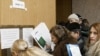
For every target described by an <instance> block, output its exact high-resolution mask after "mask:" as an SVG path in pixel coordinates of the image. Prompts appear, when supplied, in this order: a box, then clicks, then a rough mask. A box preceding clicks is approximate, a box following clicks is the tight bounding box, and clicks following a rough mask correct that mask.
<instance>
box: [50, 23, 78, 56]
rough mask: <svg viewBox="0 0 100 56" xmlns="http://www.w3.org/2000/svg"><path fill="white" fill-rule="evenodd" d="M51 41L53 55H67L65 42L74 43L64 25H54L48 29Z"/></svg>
mask: <svg viewBox="0 0 100 56" xmlns="http://www.w3.org/2000/svg"><path fill="white" fill-rule="evenodd" d="M50 33H51V37H52V41H53V42H54V43H55V48H54V51H53V55H54V56H68V52H67V48H66V44H69V43H76V42H77V41H76V40H75V39H74V38H71V37H70V32H69V30H67V29H66V28H65V27H63V26H60V25H56V26H54V27H52V28H51V30H50Z"/></svg>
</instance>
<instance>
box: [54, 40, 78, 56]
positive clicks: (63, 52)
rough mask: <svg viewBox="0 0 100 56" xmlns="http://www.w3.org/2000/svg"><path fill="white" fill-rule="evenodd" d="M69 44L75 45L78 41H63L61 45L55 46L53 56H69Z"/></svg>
mask: <svg viewBox="0 0 100 56" xmlns="http://www.w3.org/2000/svg"><path fill="white" fill-rule="evenodd" d="M69 43H71V44H74V43H75V44H76V43H77V41H76V40H74V39H73V38H69V39H66V40H63V41H62V42H60V43H59V44H57V45H56V46H55V49H54V52H53V55H54V56H68V53H67V48H66V44H69Z"/></svg>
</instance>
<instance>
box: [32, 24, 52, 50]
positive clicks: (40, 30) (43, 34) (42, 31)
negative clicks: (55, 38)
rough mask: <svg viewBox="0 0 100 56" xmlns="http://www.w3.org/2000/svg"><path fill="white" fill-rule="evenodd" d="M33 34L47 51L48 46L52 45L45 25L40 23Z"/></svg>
mask: <svg viewBox="0 0 100 56" xmlns="http://www.w3.org/2000/svg"><path fill="white" fill-rule="evenodd" d="M31 34H32V36H33V38H34V39H35V40H36V42H37V43H38V45H39V46H40V47H41V48H42V49H44V50H45V46H46V45H48V46H50V45H51V36H50V33H49V29H48V28H47V26H46V24H45V23H43V22H42V23H40V24H39V25H38V26H37V27H35V29H34V30H33V31H32V33H31Z"/></svg>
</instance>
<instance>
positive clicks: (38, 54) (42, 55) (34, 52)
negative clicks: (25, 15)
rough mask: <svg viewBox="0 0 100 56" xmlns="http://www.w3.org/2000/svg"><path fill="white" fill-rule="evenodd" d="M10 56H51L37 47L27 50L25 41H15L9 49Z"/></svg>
mask: <svg viewBox="0 0 100 56" xmlns="http://www.w3.org/2000/svg"><path fill="white" fill-rule="evenodd" d="M11 53H12V56H52V55H50V54H48V53H47V52H45V51H44V50H41V49H40V48H38V47H35V46H34V47H31V48H28V44H27V42H26V41H24V40H22V39H19V40H16V41H15V42H14V44H13V46H12V48H11Z"/></svg>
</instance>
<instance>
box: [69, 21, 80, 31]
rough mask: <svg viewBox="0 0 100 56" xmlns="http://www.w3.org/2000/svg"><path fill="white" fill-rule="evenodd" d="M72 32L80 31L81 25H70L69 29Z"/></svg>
mask: <svg viewBox="0 0 100 56" xmlns="http://www.w3.org/2000/svg"><path fill="white" fill-rule="evenodd" d="M67 28H68V29H69V30H70V31H80V24H78V23H75V22H74V23H70V24H69V25H68V27H67Z"/></svg>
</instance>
